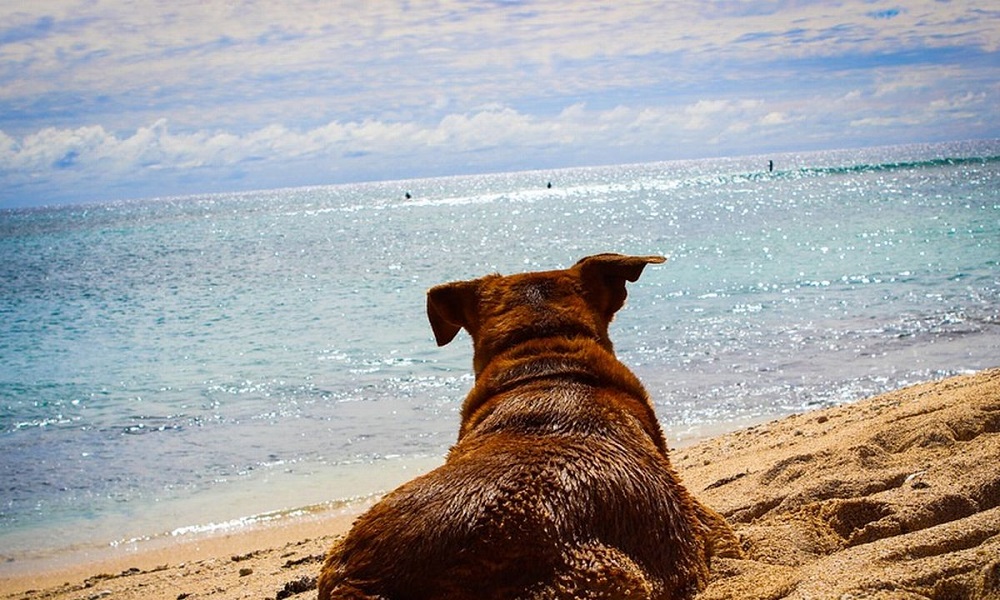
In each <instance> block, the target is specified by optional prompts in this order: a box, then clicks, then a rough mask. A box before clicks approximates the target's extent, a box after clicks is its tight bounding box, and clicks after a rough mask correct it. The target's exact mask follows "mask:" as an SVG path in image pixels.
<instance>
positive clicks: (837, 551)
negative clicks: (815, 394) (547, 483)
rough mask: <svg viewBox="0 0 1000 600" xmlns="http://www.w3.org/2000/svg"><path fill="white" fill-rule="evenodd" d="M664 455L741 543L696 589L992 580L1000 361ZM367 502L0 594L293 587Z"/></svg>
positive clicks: (306, 580)
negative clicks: (740, 551)
mask: <svg viewBox="0 0 1000 600" xmlns="http://www.w3.org/2000/svg"><path fill="white" fill-rule="evenodd" d="M671 460H672V462H673V464H674V467H675V468H676V469H677V471H678V472H679V473H680V475H681V478H682V480H683V482H684V484H685V486H686V487H687V488H688V489H689V490H690V491H691V492H692V493H693V494H695V495H696V496H698V497H699V498H700V499H702V500H703V501H705V502H706V503H708V504H709V505H710V506H712V507H713V508H716V509H717V510H719V511H720V512H722V513H723V514H724V515H725V516H726V517H727V518H728V519H730V521H731V522H732V523H733V524H734V527H735V528H736V531H737V533H738V535H739V536H740V538H741V540H742V541H743V544H744V548H745V550H747V556H746V557H745V559H743V560H735V559H722V560H720V561H718V564H716V565H713V571H714V572H715V575H714V579H713V582H712V584H711V585H710V587H709V588H708V589H707V590H706V591H705V592H703V594H702V595H701V596H699V598H702V597H704V598H720V599H721V598H727V597H745V598H758V597H759V598H765V597H767V598H785V597H792V596H789V594H792V593H795V591H796V590H798V592H797V593H799V594H802V593H805V591H806V590H812V592H810V593H814V594H815V593H820V595H821V596H823V597H826V595H827V592H828V591H830V590H837V593H836V594H832V595H831V597H839V596H841V595H842V594H844V593H855V592H857V591H859V590H860V591H863V590H865V589H868V590H875V589H897V588H898V589H912V590H916V589H924V587H926V586H927V585H931V586H934V585H936V586H938V587H940V586H941V585H952V586H955V589H956V590H963V593H965V591H968V590H971V591H972V592H971V593H973V595H971V596H962V597H980V596H977V595H975V591H976V590H977V589H979V590H986V593H990V592H989V590H994V591H993V592H992V593H998V594H1000V559H997V558H996V557H997V556H1000V473H995V472H996V467H995V465H996V464H1000V368H994V369H987V370H984V371H979V372H977V373H975V374H971V375H960V376H956V377H951V378H946V379H941V380H936V381H932V382H928V383H922V384H917V385H914V386H910V387H906V388H902V389H900V390H897V391H894V392H888V393H886V394H881V395H878V396H874V397H871V398H867V399H864V400H860V401H857V402H853V403H850V404H845V405H840V406H835V407H832V408H826V409H818V410H815V411H809V412H805V413H801V414H796V415H792V416H789V417H785V418H782V419H778V420H771V421H768V422H766V423H760V424H755V425H751V426H749V427H744V428H742V429H739V430H737V431H733V432H730V433H724V434H721V435H713V436H712V437H710V438H707V439H702V440H699V441H694V442H692V443H681V444H676V443H675V445H674V446H673V447H672V452H671ZM371 502H374V499H372V500H371ZM365 508H366V505H354V506H349V507H341V508H339V509H337V510H331V511H322V512H319V513H315V514H309V515H306V516H299V517H295V518H288V519H287V520H286V519H280V520H279V522H270V523H261V524H258V525H255V526H251V527H246V528H239V529H237V530H235V531H227V532H225V533H222V534H218V533H216V534H214V535H199V536H195V537H193V538H190V539H181V540H174V539H170V538H162V539H157V540H153V542H151V543H149V544H143V543H137V544H135V545H134V547H129V548H124V549H122V548H118V549H115V551H114V552H111V553H108V555H106V556H103V557H97V558H96V559H95V558H94V557H90V558H87V556H90V555H87V556H84V557H82V558H81V560H80V561H78V562H77V561H74V562H73V563H72V564H69V565H65V566H62V567H59V568H53V569H48V570H39V571H36V572H30V573H20V574H15V575H13V576H3V577H0V589H3V590H4V591H3V593H2V595H0V598H3V599H8V598H24V599H32V600H34V599H41V598H46V599H52V600H70V599H76V598H81V597H83V598H100V597H104V596H109V597H111V596H113V597H122V598H144V597H164V598H181V597H183V598H188V597H192V598H194V597H212V598H219V599H228V598H243V597H257V598H277V597H278V596H282V594H287V595H284V596H282V597H291V596H294V595H296V594H297V593H300V592H306V591H309V589H311V588H309V585H310V578H315V576H316V575H317V574H318V572H319V568H320V565H321V563H322V557H323V554H324V553H325V552H326V550H327V549H328V548H329V546H330V545H331V544H332V543H333V542H334V541H335V539H336V538H337V537H338V536H339V535H342V534H343V533H345V532H346V531H347V530H348V529H349V528H350V526H351V524H352V522H353V520H354V518H355V517H356V516H357V515H358V514H360V512H362V511H363V510H364V509H365ZM956 536H958V537H959V538H961V540H964V541H956V539H955V538H956ZM970 536H971V538H970ZM939 538H940V539H939ZM970 539H971V541H970ZM942 540H943V541H942ZM994 550H995V551H994ZM904 562H905V563H906V564H907V565H909V566H907V567H906V568H903V566H904ZM956 565H958V566H956ZM935 569H937V571H936V570H935ZM939 571H940V574H941V577H939V578H937V579H936V580H935V579H934V578H933V577H929V576H928V575H927V573H928V572H930V573H937V572H939ZM956 573H958V575H956ZM908 574H909V575H908ZM918 575H919V577H918ZM924 580H927V581H932V580H933V581H934V583H931V584H927V583H921V581H924ZM872 582H874V583H872ZM942 582H945V583H942ZM872 585H875V586H882V587H881V588H879V587H871V586H872ZM826 586H831V587H826ZM851 586H854V587H851ZM866 586H868V587H866ZM886 586H889V587H886ZM893 586H895V587H893ZM921 586H924V587H921ZM976 586H978V588H977V587H976ZM990 586H995V587H994V588H991V587H990ZM306 588H309V589H306ZM750 589H757V590H759V591H758V592H754V593H756V594H758V595H756V596H755V595H753V594H754V593H750V592H746V591H745V590H750ZM283 590H284V591H283ZM296 590H298V592H297V591H296ZM737 592H738V593H737ZM312 593H313V594H314V592H312ZM956 593H957V592H956ZM733 594H736V595H733ZM747 594H750V595H747ZM302 597H303V598H305V597H311V595H310V594H305V593H303V595H302ZM885 597H886V598H896V597H898V598H904V597H906V598H909V597H914V596H904V595H899V596H885Z"/></svg>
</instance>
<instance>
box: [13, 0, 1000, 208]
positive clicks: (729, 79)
mask: <svg viewBox="0 0 1000 600" xmlns="http://www.w3.org/2000/svg"><path fill="white" fill-rule="evenodd" d="M997 137H1000V6H998V5H997V3H996V2H995V0H984V1H982V2H975V1H967V2H960V1H951V2H948V1H935V0H916V1H910V2H881V1H878V0H870V1H851V0H844V1H841V2H815V1H809V0H799V1H768V0H758V1H755V2H737V1H730V0H718V1H711V0H682V1H676V2H625V1H615V2H577V1H574V2H570V1H561V2H560V1H547V2H534V1H527V0H526V1H495V2H478V1H471V0H469V1H447V0H446V1H440V2H434V1H426V2H420V1H418V2H401V3H396V2H388V1H373V2H347V1H345V2H314V1H308V0H289V1H282V2H271V1H263V0H261V1H244V0H227V1H224V2H223V1H220V0H209V1H208V2H205V1H204V0H199V1H198V2H189V1H187V0H169V1H163V2H157V1H139V2H131V1H130V2H126V1H124V0H86V1H80V2H76V1H68V0H67V1H59V0H48V1H47V0H36V1H33V2H4V3H2V4H0V207H10V206H26V205H41V204H53V203H65V202H85V201H99V200H114V199H123V198H139V197H155V196H167V195H178V194H191V193H202V192H223V191H233V190H246V189H262V188H272V187H290V186H298V185H315V184H326V183H340V182H349V181H365V180H381V179H402V178H411V177H425V176H437V175H449V174H461V173H477V172H493V171H506V170H521V169H548V168H558V167H568V166H577V165H594V164H615V163H623V162H641V161H655V160H669V159H682V158H701V157H712V156H733V155H744V154H764V153H771V152H792V151H799V150H803V151H804V150H813V149H825V148H851V147H861V146H873V145H883V144H896V143H908V142H933V141H946V140H962V139H985V138H997Z"/></svg>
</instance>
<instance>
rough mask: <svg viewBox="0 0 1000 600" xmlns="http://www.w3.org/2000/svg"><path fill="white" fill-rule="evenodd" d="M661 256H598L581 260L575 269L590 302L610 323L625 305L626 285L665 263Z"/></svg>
mask: <svg viewBox="0 0 1000 600" xmlns="http://www.w3.org/2000/svg"><path fill="white" fill-rule="evenodd" d="M666 260H667V259H666V258H664V257H662V256H626V255H624V254H597V255H595V256H588V257H586V258H582V259H580V260H579V261H578V262H577V263H576V264H575V265H573V268H575V269H579V271H580V279H581V280H582V281H583V286H584V289H585V290H586V293H587V297H588V300H590V302H591V303H592V304H593V306H595V307H596V308H597V309H598V310H599V311H600V312H601V314H602V315H603V316H604V318H605V319H606V320H607V321H608V322H609V323H610V322H611V318H612V317H614V315H615V313H616V312H618V309H619V308H621V307H622V305H624V304H625V297H626V296H627V295H628V294H627V292H626V291H625V282H626V281H636V280H637V279H639V275H642V270H643V268H645V267H646V265H649V264H659V263H662V262H666Z"/></svg>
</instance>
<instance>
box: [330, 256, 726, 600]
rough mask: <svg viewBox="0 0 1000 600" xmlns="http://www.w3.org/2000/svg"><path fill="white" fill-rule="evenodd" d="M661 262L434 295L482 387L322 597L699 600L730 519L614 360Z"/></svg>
mask: <svg viewBox="0 0 1000 600" xmlns="http://www.w3.org/2000/svg"><path fill="white" fill-rule="evenodd" d="M663 261H664V259H663V258H662V257H658V256H645V257H630V256H622V255H618V254H601V255H597V256H591V257H587V258H584V259H582V260H581V261H579V262H578V263H577V264H575V265H574V266H573V267H571V268H569V269H566V270H561V271H547V272H542V273H524V274H519V275H512V276H508V277H502V276H500V275H490V276H487V277H483V278H480V279H476V280H473V281H460V282H455V283H450V284H445V285H440V286H437V287H434V288H432V289H431V290H430V291H429V292H428V298H427V313H428V317H429V318H430V322H431V327H432V328H433V330H434V335H435V337H436V339H437V342H438V344H439V345H444V344H447V343H448V342H450V341H451V340H452V339H453V338H454V337H455V335H456V334H457V333H458V331H459V330H460V329H461V328H465V329H466V330H467V331H468V332H469V333H470V334H471V336H472V341H473V345H474V358H473V367H474V370H475V374H476V383H475V386H474V387H473V388H472V391H471V392H470V393H469V395H468V397H467V398H466V400H465V404H464V405H463V408H462V423H461V428H460V431H459V436H458V442H457V444H456V445H455V446H454V447H453V448H452V449H451V452H450V453H449V454H448V458H447V461H446V462H445V464H444V465H443V466H441V467H439V468H438V469H435V470H434V471H431V472H430V473H428V474H426V475H424V476H422V477H418V478H417V479H414V480H413V481H410V482H409V483H406V484H404V485H402V486H401V487H399V488H398V489H396V490H395V491H393V492H391V493H389V494H388V495H386V496H385V498H383V499H382V500H381V501H380V502H379V503H378V504H376V505H375V506H374V507H372V508H371V509H370V510H369V511H368V512H367V513H365V514H364V515H362V516H361V517H359V518H358V520H357V521H356V522H355V524H354V527H353V529H352V530H351V531H350V533H349V534H348V535H347V537H346V538H345V539H344V540H343V542H342V543H340V544H338V545H336V546H334V547H333V548H332V549H331V551H330V553H329V554H328V556H327V558H326V562H325V564H324V566H323V569H322V572H321V574H320V578H319V598H320V600H330V599H333V598H384V599H392V600H401V599H414V600H419V599H431V598H435V599H459V598H463V599H464V598H469V599H473V598H475V599H490V598H495V599H498V600H499V599H514V598H533V599H539V600H541V599H556V598H594V599H597V598H602V599H603V598H624V597H626V596H627V597H629V598H648V599H663V600H668V599H682V598H690V597H692V596H693V595H694V594H695V593H696V592H697V591H698V590H700V589H701V588H703V587H704V586H705V584H706V582H707V579H708V562H709V558H710V556H711V555H712V554H719V553H720V552H725V553H726V554H734V553H738V548H737V546H736V542H735V537H734V536H733V533H732V531H731V530H730V529H729V526H728V525H727V524H726V522H725V520H724V519H723V518H722V517H721V516H719V515H718V514H716V513H715V512H714V511H712V510H711V509H709V508H707V507H705V506H703V505H701V504H699V503H698V502H697V501H696V500H695V499H694V498H693V497H692V496H691V495H689V494H688V493H687V491H686V490H685V489H684V487H683V486H682V485H681V484H680V482H679V480H678V478H677V475H676V474H675V473H674V471H673V469H672V467H671V466H670V462H669V460H668V458H667V446H666V442H665V440H664V437H663V433H662V431H661V430H660V426H659V424H658V422H657V420H656V416H655V414H654V413H653V407H652V403H651V402H650V400H649V397H648V396H647V394H646V391H645V390H644V389H643V387H642V384H641V383H640V382H639V380H638V379H637V378H636V377H635V375H633V374H632V372H631V371H629V370H628V369H627V368H626V367H625V366H624V365H623V364H622V363H620V362H619V361H618V360H617V359H616V358H615V356H614V353H613V349H612V345H611V341H610V340H609V339H608V324H609V323H610V321H611V319H612V317H613V316H614V314H615V312H616V311H617V310H618V309H619V308H621V306H622V304H623V303H624V301H625V296H626V292H625V282H626V281H635V280H637V279H638V278H639V275H640V274H641V273H642V270H643V268H644V267H645V266H646V265H647V264H650V263H661V262H663Z"/></svg>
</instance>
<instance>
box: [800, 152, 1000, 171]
mask: <svg viewBox="0 0 1000 600" xmlns="http://www.w3.org/2000/svg"><path fill="white" fill-rule="evenodd" d="M998 162H1000V156H960V157H945V158H929V159H923V160H909V161H893V162H884V163H872V164H860V165H848V166H839V167H803V168H801V169H797V170H792V171H787V173H801V174H810V175H812V174H815V175H843V174H850V173H876V172H882V171H912V170H918V169H934V168H938V167H961V166H965V165H979V166H986V165H989V164H993V163H998Z"/></svg>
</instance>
